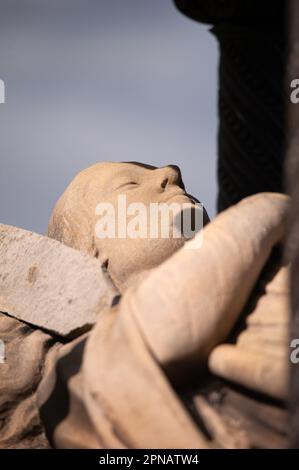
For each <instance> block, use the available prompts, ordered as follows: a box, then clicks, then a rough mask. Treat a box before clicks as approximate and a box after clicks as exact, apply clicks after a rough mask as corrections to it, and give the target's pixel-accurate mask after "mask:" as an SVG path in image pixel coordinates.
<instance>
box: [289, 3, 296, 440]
mask: <svg viewBox="0 0 299 470" xmlns="http://www.w3.org/2000/svg"><path fill="white" fill-rule="evenodd" d="M289 24H290V35H289V45H290V51H289V62H288V69H287V70H288V74H287V85H288V89H289V94H290V93H291V89H290V83H291V81H292V80H293V79H299V2H298V0H290V8H289ZM288 103H289V106H288V152H287V183H288V190H289V192H290V194H291V196H292V205H291V214H290V226H289V238H288V244H287V260H288V261H290V262H291V267H292V268H291V310H292V328H291V339H299V290H298V285H299V103H298V104H293V103H292V102H291V100H290V99H288ZM290 416H291V423H290V424H291V426H290V437H291V447H296V448H299V364H292V373H291V403H290Z"/></svg>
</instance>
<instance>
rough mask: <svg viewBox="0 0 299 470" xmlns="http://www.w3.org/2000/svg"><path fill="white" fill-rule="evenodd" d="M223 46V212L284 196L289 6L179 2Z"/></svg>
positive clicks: (278, 1)
mask: <svg viewBox="0 0 299 470" xmlns="http://www.w3.org/2000/svg"><path fill="white" fill-rule="evenodd" d="M175 4H176V5H177V7H178V8H179V9H180V10H181V11H182V12H183V13H184V14H186V15H188V16H190V17H191V18H193V19H195V20H197V21H200V22H204V23H208V24H212V25H213V27H212V33H213V34H214V35H215V36H216V37H217V39H218V41H219V47H220V62H219V98H218V107H219V131H218V171H217V173H218V184H219V193H218V210H219V211H221V210H223V209H225V208H227V207H229V206H230V205H232V204H235V203H236V202H238V201H239V200H240V199H242V198H244V197H246V196H248V195H250V194H254V193H257V192H263V191H277V192H283V191H284V184H283V182H284V177H283V161H284V154H285V112H284V109H285V96H284V91H283V90H284V87H283V82H284V73H285V57H286V40H285V23H286V22H285V10H286V1H284V0H272V2H261V1H260V0H242V1H240V0H175Z"/></svg>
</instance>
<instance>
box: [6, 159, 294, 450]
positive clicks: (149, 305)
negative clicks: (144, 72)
mask: <svg viewBox="0 0 299 470" xmlns="http://www.w3.org/2000/svg"><path fill="white" fill-rule="evenodd" d="M114 184H115V185H116V186H113V185H114ZM128 185H129V187H128ZM119 190H121V191H122V192H124V193H126V194H127V195H128V199H129V201H130V202H134V201H140V200H141V201H143V203H144V204H149V203H150V202H153V201H158V202H160V201H168V202H169V201H170V200H172V199H175V200H176V199H177V198H179V199H180V200H182V198H183V200H184V201H186V200H188V201H189V202H190V203H191V204H192V203H193V202H194V200H193V198H191V197H190V196H188V195H187V194H186V193H185V191H184V187H183V183H182V181H181V176H180V173H179V171H178V169H176V168H173V167H166V168H161V169H156V168H153V167H150V168H149V167H146V166H142V165H140V164H139V165H137V164H109V163H105V164H98V165H95V166H94V167H91V168H89V169H87V170H85V171H84V172H83V173H81V174H80V175H79V176H78V177H76V179H75V180H74V181H73V182H72V183H71V185H70V186H69V188H68V189H67V190H66V192H65V193H64V195H63V196H62V198H61V199H60V200H59V202H58V204H57V206H56V207H55V209H54V211H53V214H52V217H51V220H50V224H49V231H48V235H49V236H51V237H53V238H56V239H57V240H58V241H59V242H61V243H58V242H57V241H56V242H54V241H53V240H52V242H53V243H55V244H57V247H58V246H59V247H62V246H63V245H62V244H65V245H68V246H69V247H70V248H67V247H64V248H65V249H66V250H70V251H69V253H70V256H74V257H76V256H77V257H78V256H79V255H81V254H80V253H79V250H80V251H83V252H84V254H83V253H82V257H85V259H86V263H87V264H90V265H91V264H93V263H94V262H96V263H98V266H99V269H100V267H102V266H105V270H106V275H107V276H108V278H109V280H110V282H111V283H112V285H114V286H116V287H115V289H116V291H117V290H119V291H120V293H121V296H120V297H119V298H117V297H116V296H113V295H112V296H110V297H109V298H110V301H109V302H110V305H109V303H108V304H106V305H104V304H103V308H102V309H101V312H99V311H97V312H96V323H95V325H94V326H93V328H92V329H91V331H87V332H84V333H83V334H79V335H78V336H77V338H76V339H74V340H71V341H70V340H69V338H68V337H67V336H66V337H64V338H61V336H56V335H55V334H53V332H54V331H55V328H53V326H52V327H51V329H50V330H51V331H49V332H48V331H47V332H44V331H42V330H41V329H40V327H39V328H37V327H36V326H35V327H33V325H32V324H31V325H26V335H27V336H26V337H28V338H31V337H33V335H34V334H35V336H36V337H38V338H39V336H40V337H41V340H39V342H38V345H40V347H39V348H37V350H38V351H42V357H41V355H40V356H38V355H37V354H32V348H31V356H30V354H29V351H27V350H26V351H27V353H28V354H27V358H30V357H31V362H30V361H29V362H28V361H27V362H28V366H27V371H28V376H29V373H30V374H31V376H30V377H32V376H34V377H35V381H34V382H32V380H31V378H30V380H27V381H26V380H25V379H26V377H25V375H26V374H25V373H24V374H23V377H24V381H25V382H26V387H27V388H26V387H25V386H23V388H22V387H20V386H19V385H18V384H17V385H14V381H15V379H13V378H12V376H11V375H9V373H8V371H6V372H5V371H4V372H3V369H1V367H0V373H1V374H2V377H1V384H4V385H3V387H4V388H5V391H6V392H5V393H6V394H5V397H6V402H4V405H3V406H2V408H1V405H0V410H1V411H0V412H1V414H2V415H3V419H4V423H5V424H4V427H3V429H2V430H4V435H5V439H3V437H2V436H3V433H2V434H1V439H2V441H1V439H0V443H1V444H0V445H2V447H4V446H6V447H9V446H10V447H16V446H17V447H20V446H28V442H31V446H33V447H35V446H46V445H49V444H48V443H47V441H46V440H45V437H44V435H43V429H44V430H45V431H46V435H47V438H48V441H49V442H50V445H52V446H55V447H59V448H66V447H67V448H68V447H71V448H86V447H89V448H93V447H96V448H115V447H119V448H127V447H129V448H138V447H139V448H150V447H152V448H187V447H188V448H192V447H194V448H206V447H254V446H256V442H255V441H254V439H256V434H257V433H256V428H254V425H253V424H252V419H251V420H250V419H249V418H248V417H246V416H245V414H246V413H245V414H244V412H243V410H245V411H246V410H247V411H248V410H251V411H250V413H251V415H254V414H255V413H257V410H258V413H259V418H260V420H261V417H262V416H263V415H264V416H266V417H267V419H268V421H269V422H270V423H271V422H272V423H274V422H275V426H274V424H273V429H274V430H273V429H272V430H271V433H270V434H269V433H268V434H267V435H266V436H265V435H264V431H263V429H262V426H260V428H259V431H258V432H259V436H258V437H259V439H260V443H261V444H260V445H261V446H265V447H267V446H271V444H272V445H273V446H276V445H279V446H283V445H284V444H285V442H284V439H283V435H284V432H285V413H284V411H283V405H282V404H283V402H285V400H286V399H287V382H288V374H287V372H288V371H287V362H286V359H285V358H286V351H287V343H286V342H285V331H286V329H287V328H288V322H289V319H288V306H287V302H286V298H287V292H288V287H287V284H286V271H287V268H286V267H280V260H279V259H278V260H277V259H276V258H275V257H273V254H275V250H274V252H273V248H274V247H276V246H277V245H279V244H280V243H281V242H282V241H283V237H284V233H285V221H286V217H287V208H288V198H287V197H286V196H283V195H279V194H266V193H265V194H260V195H256V196H253V197H251V198H248V199H246V200H244V201H243V202H241V203H239V204H238V205H236V206H234V207H232V208H231V209H229V210H227V211H225V212H224V213H223V214H221V215H219V216H218V217H216V219H215V220H214V221H212V222H211V223H209V224H207V225H206V227H205V228H204V241H203V244H202V246H199V245H198V243H197V238H198V237H199V236H201V234H198V235H197V236H196V237H195V238H194V239H193V240H191V241H187V242H186V240H185V239H184V238H181V239H176V240H173V239H171V238H168V239H162V238H158V239H155V240H152V239H144V240H132V239H123V240H119V239H113V240H104V241H103V240H99V239H97V238H96V237H95V235H94V226H95V223H96V219H95V206H96V204H98V202H99V201H103V200H105V201H109V202H112V203H116V196H117V194H118V192H119ZM205 222H207V219H206V220H205ZM49 241H50V242H51V240H49ZM74 248H75V249H76V250H77V251H76V250H74ZM73 252H74V253H76V255H75V254H72V253H73ZM88 255H92V256H94V257H96V258H97V259H96V260H93V259H92V258H91V257H88ZM86 257H87V258H86ZM80 262H81V261H80ZM82 262H83V258H82ZM268 265H269V266H270V268H271V269H270V271H268V270H267V269H266V268H267V266H268ZM53 266H54V265H53ZM269 266H268V267H269ZM54 269H55V268H54V267H53V270H54ZM265 269H266V271H265ZM66 275H67V273H66ZM270 280H271V281H270ZM80 282H81V281H80V278H79V277H77V278H76V277H75V278H74V284H73V289H74V291H75V292H77V296H78V299H80ZM116 291H115V292H116ZM49 292H50V291H49ZM278 292H279V295H278V294H277V293H278ZM274 293H275V294H274ZM82 294H83V296H84V298H86V294H84V292H82ZM14 295H15V294H14ZM273 295H276V296H277V297H279V299H280V300H279V305H278V304H276V303H275V302H273ZM66 298H67V297H66ZM61 299H63V294H62V297H61ZM113 299H114V300H113ZM115 299H116V300H115ZM80 302H81V300H80ZM112 304H113V305H112ZM87 305H88V302H87ZM269 309H271V312H272V311H273V315H270V313H269ZM29 310H30V309H28V311H29ZM7 313H8V314H10V315H13V312H7ZM47 315H48V313H47V311H46V310H43V315H41V316H47ZM18 317H19V320H17V319H15V318H11V317H8V316H7V315H1V317H0V331H1V335H2V331H4V330H5V328H4V329H3V328H2V330H1V322H2V324H5V325H6V330H5V331H10V330H11V331H13V339H12V341H11V344H12V346H11V347H10V346H9V335H8V336H7V338H8V347H9V348H10V349H9V350H8V351H7V365H8V366H9V364H10V360H11V359H10V354H12V357H14V358H15V359H14V360H15V367H16V371H17V370H18V356H19V354H20V353H21V350H20V347H21V346H20V347H19V349H18V348H16V347H15V344H17V343H18V341H19V343H20V344H22V342H23V339H24V338H23V339H22V338H21V336H19V337H18V335H22V334H24V332H23V330H22V328H24V324H23V323H22V321H20V315H18ZM81 318H82V317H81ZM244 318H247V325H246V324H245V326H244V324H243V325H240V324H238V320H242V321H244ZM3 319H4V321H3ZM25 321H26V320H25ZM43 321H46V319H45V320H42V318H41V319H39V322H40V323H42V322H43ZM74 321H76V319H75V318H74ZM8 322H14V323H13V325H14V327H13V328H12V329H11V327H10V325H9V324H8ZM236 328H237V330H236ZM69 329H70V331H73V330H74V329H72V328H69ZM75 330H76V329H75ZM77 331H78V330H77ZM273 331H274V332H275V333H274V335H273ZM81 333H82V331H81ZM261 337H263V338H265V345H264V341H260V338H261ZM6 341H7V340H6ZM30 341H31V340H30ZM226 341H229V343H230V344H229V345H221V344H222V343H224V342H226ZM65 343H67V344H65ZM273 354H274V355H275V361H274V362H271V367H270V358H271V357H272V355H273ZM207 364H209V368H210V370H211V371H212V372H214V373H215V374H218V375H219V376H220V377H224V378H225V379H229V380H230V382H231V383H233V382H235V383H236V384H238V385H239V386H240V385H241V386H243V387H244V390H247V391H248V390H253V391H255V392H262V393H263V397H268V398H266V399H265V398H260V399H258V400H256V401H255V402H253V399H252V397H251V398H249V395H247V396H245V395H244V396H241V397H240V396H238V393H237V392H236V391H234V390H233V389H230V390H229V391H228V393H226V396H225V399H223V400H222V399H221V400H219V399H218V398H217V399H216V400H215V396H218V390H219V387H218V385H217V386H216V385H214V381H215V378H214V377H212V376H209V375H207V373H206V366H207ZM10 370H11V369H10ZM5 374H6V375H5ZM41 379H43V380H42V383H41V384H40V380H41ZM9 380H10V382H9ZM7 383H8V385H7ZM29 383H30V384H32V383H33V385H32V387H31V388H30V387H28V384H29ZM11 387H12V388H13V387H14V388H13V390H17V392H15V395H13V393H12V392H11V391H10V388H11ZM37 389H38V393H37V394H38V398H37V402H36V390H37ZM188 390H189V391H188ZM25 392H26V395H25ZM11 396H14V401H13V406H12V407H11V408H10V407H9V403H10V397H11ZM24 396H26V398H28V399H29V400H30V404H31V413H32V416H33V418H34V419H33V418H32V420H31V421H32V422H33V421H34V423H35V427H33V428H32V427H31V428H30V426H28V425H27V427H26V426H25V428H26V431H27V434H28V432H29V430H30V429H31V431H32V429H34V431H32V433H31V435H35V436H37V437H38V439H39V440H38V439H37V438H36V439H31V441H30V440H28V439H27V441H26V439H24V435H25V434H26V432H25V429H24V427H23V430H22V432H21V431H20V427H21V426H20V424H21V423H20V420H19V419H18V417H17V416H21V413H20V412H18V413H17V416H15V415H14V413H13V411H14V410H17V409H18V408H19V407H22V406H24V405H23V403H24V399H23V397H24ZM212 396H213V397H214V398H213V400H214V402H213V403H212V399H211V397H212ZM265 400H266V401H265ZM273 400H276V401H275V403H273ZM277 400H278V402H279V404H278V402H277ZM238 402H239V403H240V402H241V403H243V408H242V410H241V411H240V410H238V407H237V406H236V405H237V403H238ZM223 403H224V405H225V406H224V407H223ZM227 403H228V404H229V405H230V406H227ZM37 404H38V407H39V409H40V416H41V419H42V423H43V425H41V423H40V421H39V418H38V414H37ZM231 410H232V411H231ZM198 417H200V419H199V418H198ZM200 420H201V421H200ZM232 422H233V424H232ZM202 423H204V427H203V425H202ZM235 423H237V425H236V424H235ZM5 426H6V427H5ZM270 427H271V426H270ZM277 430H278V431H277ZM5 432H6V434H5ZM24 433H25V434H24ZM34 433H35V434H34ZM29 434H30V433H29ZM207 434H208V435H207ZM254 434H255V437H254ZM16 436H17V437H16ZM269 436H270V437H269ZM27 437H28V436H27Z"/></svg>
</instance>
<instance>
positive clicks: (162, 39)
mask: <svg viewBox="0 0 299 470" xmlns="http://www.w3.org/2000/svg"><path fill="white" fill-rule="evenodd" d="M207 30H208V27H205V26H203V25H200V24H198V23H195V22H193V21H191V20H190V19H188V18H186V17H184V16H183V15H182V14H180V13H179V12H178V11H177V10H176V8H175V6H174V5H173V3H172V1H171V0H154V1H150V2H149V1H148V0H22V1H20V0H0V78H1V79H2V80H4V82H5V86H6V103H5V104H1V105H0V222H2V223H6V224H12V225H16V226H19V227H23V228H26V229H30V230H34V231H36V232H39V233H44V232H45V231H46V228H47V222H48V218H49V215H50V212H51V210H52V208H53V206H54V204H55V202H56V200H57V199H58V197H59V196H60V194H61V193H62V192H63V190H64V189H65V187H66V185H67V184H68V183H69V182H70V180H71V179H72V178H73V177H74V176H75V174H76V173H77V172H78V171H80V170H81V169H83V168H85V167H87V166H89V165H91V164H93V163H95V162H98V161H107V160H112V161H122V160H125V161H126V160H136V161H140V162H145V163H149V164H152V165H157V166H162V165H167V164H169V163H173V164H177V165H179V166H180V168H181V170H182V174H183V178H184V181H185V184H186V188H187V189H188V191H189V192H190V193H191V194H193V195H194V196H196V197H198V198H199V199H200V200H201V201H202V202H203V203H204V205H205V206H206V208H207V210H208V212H209V214H210V216H214V214H215V201H216V138H217V109H216V99H217V44H216V40H215V39H214V38H213V36H212V35H211V34H210V33H208V32H207Z"/></svg>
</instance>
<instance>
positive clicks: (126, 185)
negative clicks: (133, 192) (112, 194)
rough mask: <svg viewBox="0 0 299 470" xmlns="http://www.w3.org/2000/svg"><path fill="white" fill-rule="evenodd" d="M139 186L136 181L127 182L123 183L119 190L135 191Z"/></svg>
mask: <svg viewBox="0 0 299 470" xmlns="http://www.w3.org/2000/svg"><path fill="white" fill-rule="evenodd" d="M136 186H138V183H136V181H126V182H125V183H122V184H121V185H119V186H118V187H117V190H119V189H133V188H134V187H136Z"/></svg>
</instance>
